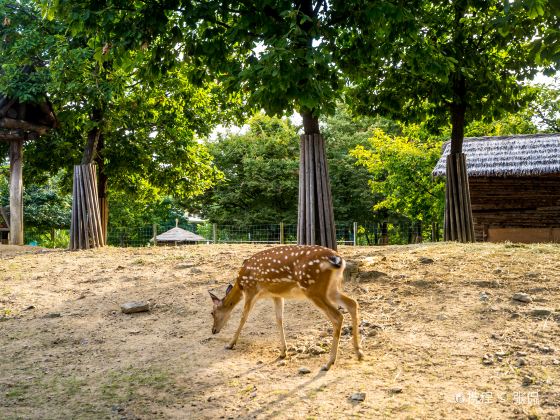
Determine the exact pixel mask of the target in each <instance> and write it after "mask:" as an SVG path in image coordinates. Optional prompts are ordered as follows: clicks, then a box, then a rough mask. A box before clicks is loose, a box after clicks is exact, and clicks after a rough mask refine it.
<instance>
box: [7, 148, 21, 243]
mask: <svg viewBox="0 0 560 420" xmlns="http://www.w3.org/2000/svg"><path fill="white" fill-rule="evenodd" d="M9 154H10V242H9V243H10V245H23V139H18V140H11V141H10V151H9Z"/></svg>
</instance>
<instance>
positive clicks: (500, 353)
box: [494, 350, 507, 357]
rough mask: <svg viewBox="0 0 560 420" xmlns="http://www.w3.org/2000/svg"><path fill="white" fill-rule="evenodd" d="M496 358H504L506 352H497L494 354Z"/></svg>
mask: <svg viewBox="0 0 560 420" xmlns="http://www.w3.org/2000/svg"><path fill="white" fill-rule="evenodd" d="M494 354H495V355H496V356H497V357H505V356H506V354H507V353H506V352H505V351H502V350H500V351H497V352H496V353H494Z"/></svg>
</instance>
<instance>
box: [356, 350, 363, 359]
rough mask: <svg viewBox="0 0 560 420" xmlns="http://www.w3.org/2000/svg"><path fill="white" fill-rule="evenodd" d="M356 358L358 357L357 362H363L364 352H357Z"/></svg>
mask: <svg viewBox="0 0 560 420" xmlns="http://www.w3.org/2000/svg"><path fill="white" fill-rule="evenodd" d="M356 356H358V360H364V352H363V351H362V350H358V351H357V352H356Z"/></svg>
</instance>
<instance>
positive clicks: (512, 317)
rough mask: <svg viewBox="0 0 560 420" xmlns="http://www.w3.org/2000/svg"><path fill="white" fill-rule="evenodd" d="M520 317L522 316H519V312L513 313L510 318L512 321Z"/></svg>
mask: <svg viewBox="0 0 560 420" xmlns="http://www.w3.org/2000/svg"><path fill="white" fill-rule="evenodd" d="M520 316H521V315H520V314H519V312H512V314H511V317H510V318H511V319H517V318H519V317H520Z"/></svg>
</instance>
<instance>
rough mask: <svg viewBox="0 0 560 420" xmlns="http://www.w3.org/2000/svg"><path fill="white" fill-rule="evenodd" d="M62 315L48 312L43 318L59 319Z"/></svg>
mask: <svg viewBox="0 0 560 420" xmlns="http://www.w3.org/2000/svg"><path fill="white" fill-rule="evenodd" d="M61 316H62V315H61V314H60V312H50V313H48V314H46V315H45V316H44V317H43V318H47V319H49V318H60V317H61Z"/></svg>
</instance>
